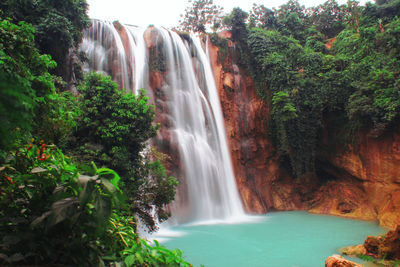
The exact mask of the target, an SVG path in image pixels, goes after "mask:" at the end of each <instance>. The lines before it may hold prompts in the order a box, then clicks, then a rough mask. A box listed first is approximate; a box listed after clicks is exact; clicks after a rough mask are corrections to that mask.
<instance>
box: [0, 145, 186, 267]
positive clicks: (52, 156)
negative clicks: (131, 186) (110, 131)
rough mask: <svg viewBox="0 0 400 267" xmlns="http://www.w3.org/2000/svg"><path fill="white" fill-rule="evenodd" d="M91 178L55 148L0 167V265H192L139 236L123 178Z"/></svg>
mask: <svg viewBox="0 0 400 267" xmlns="http://www.w3.org/2000/svg"><path fill="white" fill-rule="evenodd" d="M88 173H89V175H81V174H80V172H79V170H78V168H77V167H76V166H75V165H74V164H73V163H72V162H71V161H70V159H69V158H68V157H66V156H65V155H64V154H63V153H62V152H61V151H60V150H59V149H58V148H57V147H56V146H54V145H47V144H44V143H43V142H42V141H41V142H39V143H32V144H29V145H27V146H25V147H24V148H22V149H20V150H18V152H16V153H14V154H13V155H12V156H10V157H9V160H8V161H7V162H6V164H4V165H3V166H1V167H0V236H1V237H2V239H1V240H0V264H1V265H6V266H15V265H16V264H19V265H20V264H32V263H33V264H35V265H37V266H40V265H49V264H50V265H60V264H61V265H69V266H71V265H72V266H105V264H108V265H112V266H114V265H115V266H190V264H189V263H187V262H186V261H184V260H183V259H182V252H181V251H179V250H168V249H166V248H164V247H162V246H160V245H159V244H158V243H157V242H155V245H154V246H151V245H150V244H149V243H148V242H147V241H146V240H143V239H140V238H139V237H138V235H137V234H136V232H135V229H136V226H135V225H136V224H135V222H136V219H135V218H134V217H133V216H128V215H126V214H129V213H128V211H126V210H125V209H124V208H125V198H124V197H123V194H122V191H121V184H120V177H119V175H118V174H117V173H116V172H115V171H113V170H111V169H108V168H97V166H96V165H95V164H92V170H90V171H89V172H88Z"/></svg>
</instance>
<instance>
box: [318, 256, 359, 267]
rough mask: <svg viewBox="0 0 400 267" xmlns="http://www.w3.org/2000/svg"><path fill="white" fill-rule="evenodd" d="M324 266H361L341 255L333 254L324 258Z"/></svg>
mask: <svg viewBox="0 0 400 267" xmlns="http://www.w3.org/2000/svg"><path fill="white" fill-rule="evenodd" d="M325 267H362V265H360V264H358V263H355V262H352V261H349V260H346V259H345V258H343V257H342V256H339V255H333V256H330V257H328V258H327V259H326V260H325Z"/></svg>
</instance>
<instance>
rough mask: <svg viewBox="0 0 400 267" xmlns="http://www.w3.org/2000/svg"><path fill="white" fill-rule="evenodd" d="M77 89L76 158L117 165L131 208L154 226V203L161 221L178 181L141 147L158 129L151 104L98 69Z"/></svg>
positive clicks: (116, 168)
mask: <svg viewBox="0 0 400 267" xmlns="http://www.w3.org/2000/svg"><path fill="white" fill-rule="evenodd" d="M79 90H80V92H81V96H80V99H79V105H80V110H81V116H80V117H79V120H78V131H77V133H76V138H77V140H76V141H77V142H76V144H75V145H78V146H79V149H78V151H77V154H78V155H77V156H79V160H80V161H82V162H88V161H94V162H96V163H97V164H98V165H104V166H110V167H111V168H113V169H115V170H116V171H117V172H118V173H119V174H120V175H121V178H122V182H123V183H124V185H125V188H126V192H127V195H128V196H129V198H128V203H129V205H130V208H131V211H132V212H134V213H136V214H138V215H139V217H140V218H141V219H143V221H144V222H145V223H146V225H147V226H148V227H149V229H150V230H154V229H155V227H156V226H155V219H154V218H153V216H152V215H151V212H152V210H153V207H154V209H155V213H156V216H157V217H158V219H159V220H160V221H162V220H165V219H166V218H167V217H168V213H167V212H166V211H165V210H164V206H165V205H166V204H168V203H169V202H171V201H172V200H173V198H174V195H175V187H176V184H177V181H176V179H175V178H173V177H169V176H167V174H166V172H165V170H164V167H163V166H162V165H161V163H160V162H159V161H157V158H156V157H153V154H154V153H153V154H152V153H150V151H149V152H145V151H144V149H145V148H146V146H147V143H146V142H147V140H148V139H149V138H151V137H154V136H155V134H156V131H157V129H158V126H154V125H153V119H154V116H155V112H154V108H153V107H152V106H150V105H148V97H147V96H145V92H144V91H143V90H141V91H140V92H139V95H134V94H131V93H126V94H124V93H123V92H122V91H120V90H119V89H118V86H117V84H116V83H114V82H113V81H112V80H111V78H110V77H103V76H102V75H100V74H96V73H91V74H89V75H88V76H87V78H86V81H85V84H84V85H83V86H82V87H80V89H79ZM143 151H144V152H143ZM75 153H76V152H75ZM154 192H157V194H154Z"/></svg>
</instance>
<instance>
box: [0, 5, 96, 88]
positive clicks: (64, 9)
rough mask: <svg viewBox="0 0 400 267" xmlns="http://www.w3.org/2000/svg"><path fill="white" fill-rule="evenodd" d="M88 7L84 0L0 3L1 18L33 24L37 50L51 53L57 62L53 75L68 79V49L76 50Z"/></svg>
mask: <svg viewBox="0 0 400 267" xmlns="http://www.w3.org/2000/svg"><path fill="white" fill-rule="evenodd" d="M87 7H88V5H87V3H86V1H85V0H63V1H60V0H39V1H33V0H28V1H26V0H4V1H2V2H1V3H0V10H2V11H3V16H4V17H8V18H11V20H12V21H13V22H15V23H17V22H20V21H25V22H28V23H31V24H32V25H33V27H34V28H35V30H36V38H35V42H36V45H37V47H38V48H39V50H40V52H41V53H45V54H50V55H51V56H52V58H53V59H54V60H55V61H56V62H57V63H58V65H57V68H55V70H54V71H53V72H54V74H56V75H58V76H61V77H63V78H64V79H65V80H66V81H68V82H69V80H70V78H71V77H69V76H70V75H71V73H70V72H71V67H72V66H70V65H69V64H68V58H67V57H68V56H69V55H70V52H71V50H75V49H77V47H78V45H79V43H80V41H81V38H82V31H83V29H84V28H86V27H88V26H89V24H90V21H89V17H88V16H87V14H86V10H87ZM78 69H79V68H78ZM78 69H76V71H78ZM78 72H79V71H78ZM78 72H77V73H76V76H79V73H78Z"/></svg>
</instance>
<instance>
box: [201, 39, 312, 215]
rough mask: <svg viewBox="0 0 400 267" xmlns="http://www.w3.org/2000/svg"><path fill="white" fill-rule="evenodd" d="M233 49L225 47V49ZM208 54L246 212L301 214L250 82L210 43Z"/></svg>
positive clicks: (262, 106)
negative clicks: (282, 211) (294, 211)
mask: <svg viewBox="0 0 400 267" xmlns="http://www.w3.org/2000/svg"><path fill="white" fill-rule="evenodd" d="M225 34H226V33H225ZM232 46H233V44H232V43H228V50H230V49H232ZM209 50H210V58H211V64H212V67H213V71H214V77H215V81H216V84H217V88H218V92H219V97H220V101H221V106H222V110H223V113H224V119H225V128H226V133H227V137H228V141H229V146H230V150H231V157H232V163H233V168H234V172H235V177H236V181H237V184H238V187H239V192H240V194H241V196H242V200H243V203H244V206H245V208H246V210H247V211H248V212H250V213H256V214H262V213H266V212H267V211H270V210H298V209H304V208H305V206H304V205H303V203H302V201H301V199H300V196H299V194H298V193H297V192H296V191H295V187H294V186H293V182H292V179H291V178H290V177H289V176H288V174H287V173H285V172H284V171H283V170H282V169H280V167H279V163H278V157H277V155H276V153H275V149H274V147H273V145H272V143H271V140H270V139H269V137H268V118H269V109H268V107H267V106H266V105H265V103H264V102H263V100H262V99H261V98H260V97H259V96H258V95H257V93H256V91H255V88H254V85H253V82H252V80H251V78H250V77H249V76H247V75H246V74H245V73H244V71H243V70H241V69H240V68H239V67H238V66H237V65H236V64H235V62H233V61H232V57H231V56H230V53H229V51H223V52H222V51H220V48H218V47H217V46H214V45H212V44H211V43H210V46H209ZM222 53H224V54H225V55H224V56H223V55H222Z"/></svg>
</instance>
